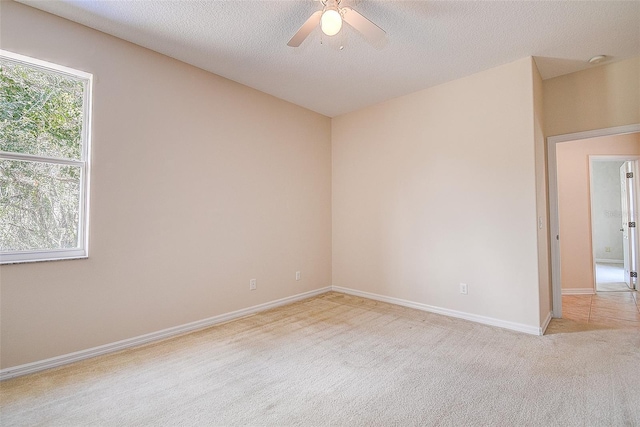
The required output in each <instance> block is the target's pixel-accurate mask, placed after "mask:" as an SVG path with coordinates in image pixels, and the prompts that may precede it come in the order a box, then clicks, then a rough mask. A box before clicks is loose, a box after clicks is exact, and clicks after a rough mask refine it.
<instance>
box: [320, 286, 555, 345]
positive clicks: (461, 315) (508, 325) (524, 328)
mask: <svg viewBox="0 0 640 427" xmlns="http://www.w3.org/2000/svg"><path fill="white" fill-rule="evenodd" d="M331 288H332V290H334V291H336V292H342V293H344V294H349V295H354V296H358V297H362V298H369V299H372V300H376V301H382V302H387V303H390V304H396V305H401V306H403V307H409V308H415V309H417V310H422V311H428V312H429V313H436V314H443V315H445V316H449V317H456V318H458V319H464V320H470V321H472V322H476V323H482V324H483V325H490V326H498V327H500V328H504V329H510V330H512V331H518V332H524V333H526V334H531V335H542V334H543V333H544V329H543V328H540V327H535V326H529V325H525V324H522V323H516V322H509V321H506V320H500V319H494V318H492V317H486V316H480V315H477V314H471V313H465V312H463V311H456V310H450V309H448V308H442V307H436V306H433V305H427V304H422V303H419V302H413V301H407V300H403V299H400V298H394V297H387V296H384V295H378V294H373V293H370V292H364V291H359V290H356V289H350V288H343V287H341V286H332V287H331Z"/></svg>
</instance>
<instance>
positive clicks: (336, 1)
mask: <svg viewBox="0 0 640 427" xmlns="http://www.w3.org/2000/svg"><path fill="white" fill-rule="evenodd" d="M321 1H322V5H323V7H322V10H318V11H316V12H313V13H312V14H311V16H310V17H309V19H307V21H306V22H305V23H304V24H302V27H300V29H299V30H298V32H297V33H295V34H294V36H293V37H291V40H289V43H287V45H288V46H291V47H298V46H300V44H301V43H302V42H303V41H304V40H305V39H306V38H307V36H309V34H311V31H313V29H314V28H315V27H316V26H318V24H320V29H321V30H322V32H323V33H324V34H325V35H327V36H329V37H331V36H335V35H336V34H338V33H339V32H340V29H341V28H342V23H343V21H344V22H346V23H347V24H349V25H350V26H352V27H353V28H355V29H356V30H357V31H358V32H360V33H361V34H362V35H363V36H364V37H365V38H366V39H367V40H369V41H370V42H372V43H373V42H376V41H378V40H380V39H381V38H382V37H384V35H385V32H384V30H383V29H382V28H380V27H378V26H377V25H376V24H374V23H373V22H371V21H369V20H368V19H367V18H365V17H364V16H362V15H361V14H360V13H358V12H356V11H355V10H354V9H352V8H350V7H347V6H345V7H340V3H341V2H342V0H321Z"/></svg>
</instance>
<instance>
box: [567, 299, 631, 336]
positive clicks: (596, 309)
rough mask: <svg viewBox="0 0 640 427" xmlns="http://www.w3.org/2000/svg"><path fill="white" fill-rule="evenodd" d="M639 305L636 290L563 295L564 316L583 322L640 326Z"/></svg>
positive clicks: (610, 325) (611, 325) (617, 325)
mask: <svg viewBox="0 0 640 427" xmlns="http://www.w3.org/2000/svg"><path fill="white" fill-rule="evenodd" d="M639 307H640V305H639V303H638V293H637V292H634V291H630V292H598V293H596V294H595V295H563V296H562V318H563V319H567V320H571V321H573V322H576V323H581V324H589V325H599V326H607V327H615V328H619V327H623V328H627V327H628V328H640V308H639Z"/></svg>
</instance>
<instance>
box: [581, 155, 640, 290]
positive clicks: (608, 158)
mask: <svg viewBox="0 0 640 427" xmlns="http://www.w3.org/2000/svg"><path fill="white" fill-rule="evenodd" d="M639 160H640V155H631V154H628V155H624V154H608V155H600V154H595V155H593V154H591V155H589V209H590V212H589V214H590V219H591V229H590V230H589V233H590V235H591V236H590V237H591V238H590V239H589V240H590V242H591V265H592V268H593V291H594V293H595V292H596V291H597V290H598V281H597V278H596V262H597V257H596V247H595V245H594V243H593V235H594V231H595V223H594V214H593V213H594V210H595V208H596V206H594V204H593V164H594V163H598V162H633V173H634V178H633V180H634V188H635V189H638V188H640V186H639V185H638V161H639ZM619 186H620V183H618V187H619ZM634 200H635V199H634ZM634 212H636V215H637V213H638V212H637V208H636V209H635V211H634ZM636 238H637V236H636ZM638 261H639V260H636V263H637V262H638Z"/></svg>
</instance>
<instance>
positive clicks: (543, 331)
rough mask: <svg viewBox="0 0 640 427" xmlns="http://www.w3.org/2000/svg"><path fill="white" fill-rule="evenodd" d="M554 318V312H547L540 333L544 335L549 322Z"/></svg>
mask: <svg viewBox="0 0 640 427" xmlns="http://www.w3.org/2000/svg"><path fill="white" fill-rule="evenodd" d="M552 318H553V312H552V311H550V312H549V314H547V318H546V319H544V322H543V323H542V327H541V328H540V330H541V331H542V333H541V334H540V335H544V333H545V332H546V331H547V328H548V327H549V323H550V322H551V319H552Z"/></svg>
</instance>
